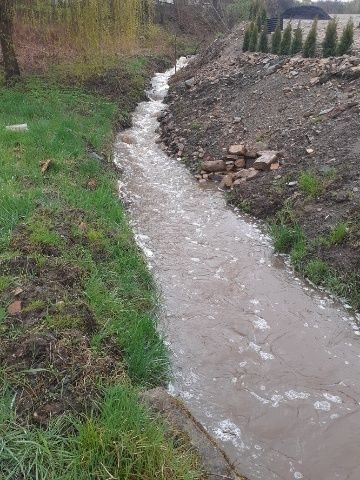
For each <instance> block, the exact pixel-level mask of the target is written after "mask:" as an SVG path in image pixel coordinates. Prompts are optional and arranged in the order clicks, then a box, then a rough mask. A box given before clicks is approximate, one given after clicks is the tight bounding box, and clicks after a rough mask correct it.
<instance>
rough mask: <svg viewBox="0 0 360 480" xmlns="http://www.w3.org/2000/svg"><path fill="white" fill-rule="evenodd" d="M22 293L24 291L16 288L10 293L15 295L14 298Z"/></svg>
mask: <svg viewBox="0 0 360 480" xmlns="http://www.w3.org/2000/svg"><path fill="white" fill-rule="evenodd" d="M23 291H24V290H23V289H22V288H20V287H17V288H15V290H13V291H12V293H13V294H14V295H15V297H16V296H17V295H20V293H22V292H23Z"/></svg>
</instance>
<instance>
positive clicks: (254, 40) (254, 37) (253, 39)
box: [249, 25, 258, 52]
mask: <svg viewBox="0 0 360 480" xmlns="http://www.w3.org/2000/svg"><path fill="white" fill-rule="evenodd" d="M257 44H258V29H257V25H254V26H253V28H252V30H251V32H250V42H249V51H250V52H256V48H257Z"/></svg>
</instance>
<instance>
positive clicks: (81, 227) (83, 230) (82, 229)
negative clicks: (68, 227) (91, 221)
mask: <svg viewBox="0 0 360 480" xmlns="http://www.w3.org/2000/svg"><path fill="white" fill-rule="evenodd" d="M79 230H81V231H82V232H85V231H86V230H87V225H86V223H85V222H81V223H80V225H79Z"/></svg>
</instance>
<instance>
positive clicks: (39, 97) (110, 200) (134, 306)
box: [0, 63, 200, 480]
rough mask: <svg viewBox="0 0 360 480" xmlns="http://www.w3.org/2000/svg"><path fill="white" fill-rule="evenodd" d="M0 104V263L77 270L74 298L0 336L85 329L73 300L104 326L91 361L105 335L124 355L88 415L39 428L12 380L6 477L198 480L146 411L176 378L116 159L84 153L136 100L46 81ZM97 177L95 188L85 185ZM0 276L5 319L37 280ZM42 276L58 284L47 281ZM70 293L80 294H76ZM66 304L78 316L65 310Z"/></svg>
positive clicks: (21, 86) (26, 273) (137, 69)
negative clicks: (120, 190)
mask: <svg viewBox="0 0 360 480" xmlns="http://www.w3.org/2000/svg"><path fill="white" fill-rule="evenodd" d="M131 68H133V71H132V73H133V75H134V76H135V77H136V82H135V85H133V89H132V90H131V95H132V96H133V97H132V98H133V99H135V96H136V92H138V91H139V90H140V86H142V87H143V85H144V75H145V73H144V65H141V64H139V63H136V65H135V64H134V65H132V67H131ZM139 76H141V78H142V83H141V82H140V79H139V78H138V77H139ZM131 78H133V77H131ZM131 81H132V80H131V79H130V83H131ZM0 102H1V109H0V168H1V178H0V246H1V258H2V260H3V261H6V260H7V259H14V258H16V257H17V256H19V255H20V256H21V255H23V256H26V258H27V259H28V260H29V261H30V260H34V261H35V263H36V265H37V266H38V267H39V268H40V273H39V274H38V275H39V276H40V278H42V275H43V272H46V271H47V270H49V268H50V267H51V268H53V270H54V265H55V267H56V268H55V271H56V269H59V268H65V267H66V266H67V265H69V266H70V267H66V268H68V270H69V269H70V268H77V269H78V270H79V271H80V272H81V275H80V277H79V279H78V280H77V281H76V284H75V285H74V287H73V288H72V289H70V290H69V292H70V293H69V295H70V297H69V298H65V297H64V298H63V297H59V295H60V296H61V295H62V293H61V292H62V290H61V288H60V289H58V290H54V291H55V292H56V293H55V294H54V296H55V301H56V302H59V303H56V305H58V307H57V306H56V307H55V306H54V305H51V304H50V303H51V302H50V301H49V305H46V309H43V310H44V312H42V313H41V314H40V313H39V315H44V316H43V317H39V318H36V322H33V324H31V325H30V326H29V327H28V326H27V327H26V330H22V328H23V327H22V326H21V322H20V323H19V324H16V325H15V326H14V327H13V328H12V329H10V330H9V329H8V328H6V329H5V330H0V336H4V335H8V337H7V341H16V338H17V337H19V336H20V335H21V334H24V333H26V335H31V334H38V333H40V334H41V332H43V331H44V330H45V331H47V329H50V331H55V332H57V331H58V332H60V331H62V330H63V329H67V328H83V326H82V320H81V315H80V316H79V317H78V316H77V314H76V308H77V305H83V306H85V307H86V309H88V311H89V312H91V315H92V316H93V317H94V319H95V321H96V325H97V328H96V329H95V331H93V332H92V333H91V334H90V333H88V335H89V344H90V346H91V349H92V351H93V352H94V356H95V357H96V355H98V354H99V355H100V356H101V355H105V354H106V353H104V342H105V344H106V342H107V339H109V338H110V339H111V341H112V343H113V344H114V345H116V346H117V348H118V350H119V351H120V352H121V358H120V359H119V360H118V361H119V368H120V367H121V368H122V369H123V370H124V375H123V376H122V377H121V379H120V380H118V381H119V382H120V383H119V384H114V381H115V380H116V379H114V378H109V379H108V385H104V384H103V378H101V379H100V378H99V380H98V383H99V387H98V388H99V391H101V392H102V391H103V389H104V394H103V395H97V396H96V403H95V401H94V404H93V406H92V410H93V413H88V414H87V416H77V417H73V418H71V419H70V418H67V417H66V416H65V417H60V418H58V419H54V420H52V421H51V422H50V423H49V425H48V426H46V427H41V428H40V427H37V426H35V425H31V424H28V423H27V421H24V418H20V417H19V418H18V416H17V414H16V412H15V410H14V406H13V407H12V408H11V403H12V401H13V400H14V401H15V404H14V405H16V401H17V400H18V397H14V388H15V387H16V386H17V385H19V384H21V382H22V377H21V375H20V376H19V378H17V377H16V374H14V375H13V376H11V377H7V376H5V377H4V380H3V381H2V382H1V383H2V385H1V388H2V390H3V391H4V395H3V396H2V398H1V400H0V430H1V432H2V434H1V438H0V458H1V462H0V478H1V479H4V480H5V479H13V478H28V479H29V480H30V479H37V480H47V479H49V480H50V479H54V478H56V479H59V480H73V479H75V478H79V479H84V480H85V479H89V478H94V479H95V478H96V479H104V480H105V479H109V478H118V479H120V478H121V479H134V478H139V479H149V480H150V479H153V478H159V479H162V478H163V479H165V478H166V479H170V478H174V479H184V480H185V479H186V480H187V479H189V480H192V479H196V478H199V477H200V474H199V470H198V469H197V467H196V461H195V459H194V456H193V454H191V453H189V452H187V451H186V449H185V447H184V448H183V447H181V448H175V446H174V441H173V439H172V437H171V436H170V435H165V433H164V432H165V427H164V425H163V424H162V422H161V421H160V420H159V419H155V418H153V417H152V415H151V414H150V413H149V412H148V411H147V410H146V408H145V407H143V406H141V405H140V404H139V401H138V396H137V391H138V389H141V388H147V387H152V386H156V385H159V384H163V383H165V382H166V381H167V379H168V378H169V363H168V352H167V350H166V347H165V345H164V342H163V340H162V339H161V338H160V336H159V334H158V331H157V328H156V315H155V311H156V308H157V292H156V290H155V288H154V284H153V279H152V277H151V274H150V273H149V270H148V268H147V266H146V263H145V261H144V258H143V256H142V254H141V253H140V251H139V249H138V247H137V245H136V243H135V241H134V238H133V234H132V231H131V228H130V227H129V224H128V221H127V218H126V215H125V212H124V209H123V207H122V206H121V204H120V201H119V199H118V196H117V188H116V186H117V175H116V173H115V172H114V169H112V168H111V164H110V161H108V164H107V161H106V160H104V162H101V161H98V160H95V159H93V158H90V157H89V148H90V149H91V150H96V151H97V152H99V153H100V152H105V154H106V153H107V152H108V147H109V145H110V143H111V140H112V138H113V133H112V127H113V124H114V121H115V120H117V119H119V117H120V118H121V117H124V118H125V117H127V115H128V111H127V108H128V106H129V105H130V104H131V102H125V101H124V105H125V104H126V109H125V110H124V111H119V104H115V103H114V102H112V101H111V100H109V99H108V98H106V97H100V96H96V95H92V94H89V93H86V92H84V91H83V90H81V89H80V88H76V87H67V88H65V87H60V86H59V85H57V84H56V83H54V82H52V83H46V82H45V81H44V80H41V79H26V80H23V81H21V82H20V83H18V84H17V85H16V86H14V87H12V88H8V89H7V88H4V87H3V88H0ZM13 123H28V126H29V131H28V132H9V131H6V130H5V126H6V125H9V124H13ZM48 159H51V163H50V166H49V168H48V170H47V171H46V172H44V173H42V172H41V166H40V162H42V161H44V160H48ZM90 180H92V181H94V182H95V185H96V187H95V188H88V187H87V185H88V182H89V181H90ZM20 224H21V229H20V230H19V229H18V225H20ZM14 239H16V247H14ZM14 248H15V250H14ZM69 271H71V269H70V270H69ZM3 275H4V276H2V277H0V305H1V308H0V322H1V324H3V323H4V322H6V318H7V312H6V309H5V306H6V305H8V304H9V303H10V302H11V301H13V297H11V295H12V294H11V291H10V290H11V283H12V282H13V281H14V283H15V284H16V285H19V286H22V285H23V282H25V283H26V282H27V283H28V282H30V283H31V282H32V281H34V277H33V276H32V273H31V270H28V269H27V268H24V269H23V270H22V271H21V273H20V274H19V275H18V274H14V275H15V277H14V275H13V274H12V273H11V274H10V275H9V276H6V275H7V274H3ZM44 279H45V280H46V282H48V285H47V286H50V287H51V285H52V284H53V281H52V279H51V278H49V280H47V279H46V277H44ZM60 280H61V278H60ZM56 282H59V280H56ZM56 282H55V284H56V285H57V283H56ZM34 291H35V289H34V290H33V292H34ZM74 292H77V293H76V295H78V297H79V298H73V296H74V295H75V293H74ZM71 295H72V296H71ZM45 303H46V302H44V300H43V298H40V299H37V298H34V297H31V302H30V303H28V304H27V306H25V307H23V313H26V312H32V311H34V310H36V309H40V308H42V307H44V305H45ZM25 305H26V304H25ZM69 307H72V308H75V311H71V310H70V313H69V310H68V309H69ZM50 309H52V310H51V311H50ZM54 309H55V310H54ZM48 310H49V311H48ZM80 313H81V312H80ZM36 315H37V313H36ZM0 340H2V338H0ZM20 377H21V378H20ZM0 378H1V377H0ZM5 378H6V382H5ZM124 379H125V380H124ZM95 380H96V379H95ZM100 381H101V382H102V385H101V384H100ZM124 382H125V383H124ZM101 398H103V399H102V400H101ZM98 402H100V403H98ZM86 411H88V409H87V410H86Z"/></svg>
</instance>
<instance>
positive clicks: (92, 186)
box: [86, 179, 96, 190]
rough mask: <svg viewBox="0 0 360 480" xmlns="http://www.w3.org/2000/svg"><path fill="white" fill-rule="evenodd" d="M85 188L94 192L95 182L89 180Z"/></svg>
mask: <svg viewBox="0 0 360 480" xmlns="http://www.w3.org/2000/svg"><path fill="white" fill-rule="evenodd" d="M86 186H87V188H89V189H90V190H95V188H96V180H94V179H91V180H89V181H88V182H87V184H86Z"/></svg>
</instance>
